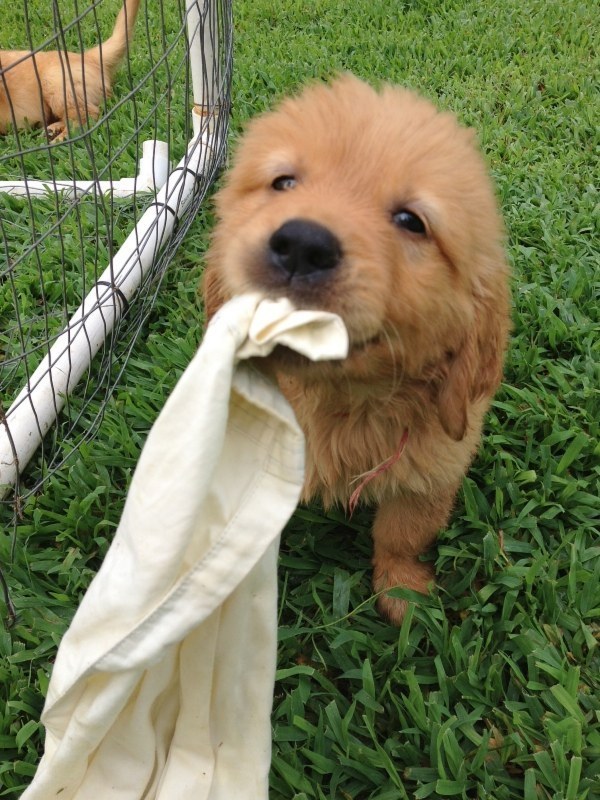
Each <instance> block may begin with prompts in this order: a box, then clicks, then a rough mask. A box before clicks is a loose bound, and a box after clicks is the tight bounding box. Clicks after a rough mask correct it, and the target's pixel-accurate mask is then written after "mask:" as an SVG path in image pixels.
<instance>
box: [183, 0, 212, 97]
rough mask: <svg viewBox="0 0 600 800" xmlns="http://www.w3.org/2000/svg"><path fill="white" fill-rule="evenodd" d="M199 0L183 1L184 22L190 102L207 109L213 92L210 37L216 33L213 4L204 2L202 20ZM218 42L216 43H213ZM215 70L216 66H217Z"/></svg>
mask: <svg viewBox="0 0 600 800" xmlns="http://www.w3.org/2000/svg"><path fill="white" fill-rule="evenodd" d="M201 2H202V0H186V8H187V24H188V57H189V59H190V72H191V76H192V88H193V92H194V105H196V106H198V107H199V108H200V110H201V111H204V112H208V110H209V109H210V108H212V107H213V105H214V100H215V94H216V82H215V63H216V62H215V54H214V52H213V50H214V48H213V40H212V38H211V34H212V36H214V37H217V36H218V25H217V20H216V19H215V15H216V4H215V3H214V2H204V15H203V16H204V19H202V15H201V13H200V5H201ZM217 44H218V42H217ZM217 70H218V66H217Z"/></svg>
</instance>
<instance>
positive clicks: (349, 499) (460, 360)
mask: <svg viewBox="0 0 600 800" xmlns="http://www.w3.org/2000/svg"><path fill="white" fill-rule="evenodd" d="M217 217H218V223H217V226H216V230H215V232H214V236H213V241H212V246H211V249H210V252H209V254H208V259H207V270H206V274H205V281H204V291H205V299H206V305H207V310H208V314H209V315H212V314H213V313H214V312H215V310H216V309H217V308H218V307H219V306H220V305H221V304H222V303H223V302H225V301H226V300H227V299H229V298H230V297H231V296H233V295H235V294H240V293H243V292H246V291H252V290H256V289H260V290H263V291H265V292H266V293H267V294H269V295H270V296H273V297H279V296H282V295H287V296H289V297H290V299H292V300H293V301H294V302H295V304H296V305H297V306H299V307H302V308H323V309H327V310H329V311H333V312H336V313H337V314H339V315H340V316H341V317H342V318H343V319H344V322H345V323H346V326H347V328H348V332H349V335H350V341H351V349H350V353H349V356H348V358H347V359H346V360H345V361H344V362H342V363H337V362H336V363H333V362H331V363H325V364H311V363H308V362H307V361H306V360H304V359H303V358H301V357H298V356H296V355H295V354H293V353H290V352H289V351H287V350H285V348H280V349H278V350H277V351H276V352H275V353H274V354H273V356H272V357H271V358H270V359H268V362H267V364H266V365H263V368H266V369H268V370H269V371H270V372H271V373H272V374H273V375H274V377H275V379H276V380H277V381H278V382H279V385H280V386H281V388H282V390H283V392H284V393H285V395H286V396H287V398H288V399H289V401H290V403H291V404H292V406H293V408H294V410H295V412H296V415H297V417H298V420H299V422H300V424H301V425H302V427H303V429H304V431H305V433H306V438H307V475H306V484H305V492H304V496H305V499H309V498H311V497H314V496H321V497H322V498H323V501H324V502H325V504H327V505H329V504H333V503H339V504H342V505H344V506H346V507H348V506H352V505H353V504H354V503H355V501H356V500H357V498H358V497H359V496H360V499H361V500H362V501H366V502H369V503H373V504H374V505H375V506H376V507H377V510H376V516H375V522H374V526H373V536H374V586H375V589H376V590H377V591H382V592H383V590H385V589H388V588H390V587H393V586H397V585H403V586H407V587H410V588H413V589H416V590H418V591H421V592H426V591H427V590H428V585H429V584H430V582H431V579H432V573H431V571H430V569H429V566H428V565H427V564H425V563H423V562H421V561H420V559H419V556H420V555H421V554H422V553H423V552H424V551H425V550H426V549H427V548H428V547H429V546H430V545H431V544H432V542H433V541H434V540H435V536H436V534H437V532H438V530H439V529H440V528H441V527H443V526H444V525H445V524H446V522H447V520H448V516H449V514H450V512H451V510H452V506H453V503H454V498H455V495H456V491H457V489H458V487H459V486H460V483H461V480H462V478H463V476H464V474H465V472H466V470H467V468H468V466H469V463H470V461H471V459H472V457H473V455H474V453H475V451H476V449H477V447H478V444H479V441H480V436H481V428H482V422H483V417H484V414H485V412H486V410H487V408H488V406H489V403H490V400H491V398H492V396H493V394H494V392H495V390H496V388H497V387H498V385H499V383H500V380H501V376H502V368H503V360H504V351H505V348H506V342H507V335H508V330H509V293H508V268H507V265H506V260H505V255H504V250H503V228H502V223H501V220H500V216H499V213H498V209H497V204H496V200H495V197H494V191H493V187H492V185H491V182H490V179H489V177H488V174H487V170H486V167H485V164H484V162H483V159H482V157H481V156H480V154H479V152H478V149H477V146H476V142H475V137H474V135H473V133H472V131H470V130H467V129H465V128H463V127H461V126H460V125H459V124H458V123H457V121H456V119H455V118H454V116H452V115H451V114H449V113H442V112H439V111H438V110H437V109H436V108H435V107H434V106H433V105H432V104H431V103H430V102H428V101H427V100H425V99H423V98H421V97H419V96H417V95H416V94H414V93H412V92H410V91H407V90H404V89H400V88H397V87H392V86H384V87H383V88H382V89H381V90H380V91H376V90H374V89H372V88H371V87H370V86H368V85H366V84H365V83H363V82H361V81H359V80H358V79H356V78H354V77H352V76H343V77H341V78H339V79H337V80H335V81H334V82H333V83H331V84H330V85H322V84H319V85H315V86H312V87H309V88H308V89H306V90H305V91H304V92H303V93H302V94H300V95H299V96H298V97H295V98H291V99H287V100H285V101H284V102H283V103H282V104H281V105H280V106H279V108H277V109H276V110H275V111H274V112H271V113H268V114H266V115H263V116H262V117H259V118H257V119H256V120H254V121H253V122H251V123H250V125H249V127H248V130H247V132H246V134H245V136H243V138H242V140H241V142H240V143H239V146H238V148H237V152H236V155H235V158H234V162H233V167H232V169H231V171H230V173H229V175H228V178H227V180H226V184H225V186H224V188H223V189H222V190H221V191H220V193H219V195H218V197H217ZM379 605H380V609H381V610H382V612H383V613H384V614H385V615H386V616H387V617H388V618H390V619H391V620H392V621H393V622H395V623H398V622H400V620H401V619H402V616H403V613H404V610H405V605H404V603H403V601H401V600H398V599H394V598H390V597H388V596H386V595H385V593H384V592H383V593H382V596H381V597H380V601H379Z"/></svg>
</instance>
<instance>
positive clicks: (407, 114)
mask: <svg viewBox="0 0 600 800" xmlns="http://www.w3.org/2000/svg"><path fill="white" fill-rule="evenodd" d="M242 148H243V149H250V150H253V151H254V155H255V156H258V160H260V162H261V163H262V165H263V167H264V168H265V169H266V170H268V171H274V172H278V173H279V174H286V173H291V172H293V171H294V170H298V169H299V168H301V167H302V166H303V165H304V164H306V165H310V164H311V163H314V162H318V163H319V164H321V165H322V166H325V165H327V167H328V170H332V169H335V168H336V167H342V168H346V169H347V168H348V167H352V168H354V169H356V167H358V166H359V165H363V167H364V166H365V165H368V171H369V172H371V174H372V172H373V171H375V170H378V169H379V170H380V171H381V173H382V174H388V173H390V171H391V172H393V173H396V174H397V173H398V172H399V171H401V170H403V169H404V168H406V166H407V164H409V163H410V164H412V165H415V164H417V163H421V166H423V167H426V166H427V164H428V163H429V164H430V165H431V169H432V171H433V172H437V171H438V167H436V164H435V162H437V161H438V160H439V159H440V158H442V159H444V161H445V168H446V169H448V168H449V169H450V170H452V169H453V168H455V167H456V164H458V162H459V161H461V160H462V159H464V158H465V157H466V158H470V157H471V158H472V156H473V146H472V135H471V134H470V132H468V131H466V130H465V129H463V128H461V127H460V126H459V125H458V123H457V121H456V120H455V118H454V117H453V116H452V115H451V114H447V113H443V112H439V111H438V110H437V109H436V107H435V106H434V105H433V104H432V103H430V102H429V101H428V100H425V99H424V98H422V97H419V96H417V95H415V94H414V93H412V92H411V91H408V90H405V89H400V88H397V87H391V86H386V87H384V88H383V90H381V91H380V92H377V91H375V90H374V89H373V88H371V87H370V86H368V85H367V84H365V83H363V82H361V81H359V80H358V79H356V78H353V77H350V76H344V77H342V78H340V79H338V80H337V81H334V82H333V83H332V84H331V85H315V86H311V87H309V88H308V89H306V90H305V91H304V92H302V94H300V95H299V96H297V97H294V98H291V99H287V100H285V101H284V102H283V103H281V104H280V106H279V107H277V108H276V109H275V110H274V111H272V112H269V113H267V114H265V115H263V116H262V117H259V118H258V119H256V120H255V121H254V122H253V123H252V124H251V125H250V128H249V130H248V133H247V136H246V139H245V142H243V144H242ZM426 171H427V170H426ZM421 177H424V176H421Z"/></svg>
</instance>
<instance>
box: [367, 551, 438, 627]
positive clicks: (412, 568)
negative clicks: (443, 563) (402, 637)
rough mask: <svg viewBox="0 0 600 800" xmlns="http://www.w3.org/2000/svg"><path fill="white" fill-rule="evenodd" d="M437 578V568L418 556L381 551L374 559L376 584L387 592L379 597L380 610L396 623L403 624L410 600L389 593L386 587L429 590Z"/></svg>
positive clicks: (379, 590)
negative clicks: (435, 572)
mask: <svg viewBox="0 0 600 800" xmlns="http://www.w3.org/2000/svg"><path fill="white" fill-rule="evenodd" d="M433 578H434V572H433V568H432V567H431V566H430V565H429V564H424V563H423V562H422V561H418V560H417V559H416V558H398V556H395V557H394V556H393V555H391V554H389V555H380V556H379V557H378V558H376V559H375V560H374V562H373V588H374V590H375V591H376V592H384V593H383V594H382V595H381V596H380V597H379V599H378V600H377V610H378V611H379V613H380V614H381V616H382V617H385V619H387V620H388V621H389V622H390V623H391V624H392V625H400V623H401V622H402V620H403V619H404V615H405V613H406V608H407V605H408V603H407V601H406V600H402V599H400V598H399V597H389V596H388V595H387V594H385V590H386V589H395V588H402V589H412V590H413V591H415V592H420V593H421V594H429V591H430V588H431V587H432V586H433Z"/></svg>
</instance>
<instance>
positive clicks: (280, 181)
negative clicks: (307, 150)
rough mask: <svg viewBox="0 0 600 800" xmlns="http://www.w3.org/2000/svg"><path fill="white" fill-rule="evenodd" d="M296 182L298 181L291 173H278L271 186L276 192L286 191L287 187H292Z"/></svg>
mask: <svg viewBox="0 0 600 800" xmlns="http://www.w3.org/2000/svg"><path fill="white" fill-rule="evenodd" d="M297 183H298V181H297V180H296V178H294V176H293V175H279V177H277V178H275V180H274V181H273V183H272V184H271V186H272V187H273V189H275V191H276V192H286V191H287V190H288V189H293V188H294V186H296V184H297Z"/></svg>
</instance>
